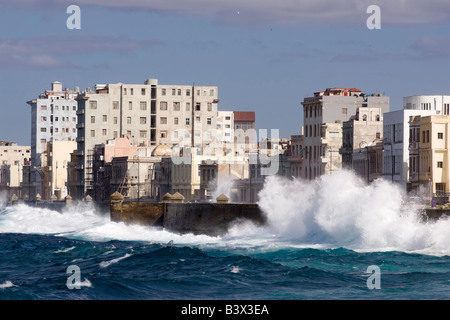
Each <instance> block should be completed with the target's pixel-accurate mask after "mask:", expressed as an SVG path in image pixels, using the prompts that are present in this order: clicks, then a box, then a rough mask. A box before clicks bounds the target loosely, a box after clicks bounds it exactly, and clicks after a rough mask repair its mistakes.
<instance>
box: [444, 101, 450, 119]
mask: <svg viewBox="0 0 450 320" xmlns="http://www.w3.org/2000/svg"><path fill="white" fill-rule="evenodd" d="M444 115H446V116H448V115H450V103H444Z"/></svg>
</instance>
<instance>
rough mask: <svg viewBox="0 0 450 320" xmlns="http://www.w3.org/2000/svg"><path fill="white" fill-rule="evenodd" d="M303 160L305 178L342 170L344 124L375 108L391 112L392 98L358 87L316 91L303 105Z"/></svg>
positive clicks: (383, 111)
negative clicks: (390, 102) (365, 91)
mask: <svg viewBox="0 0 450 320" xmlns="http://www.w3.org/2000/svg"><path fill="white" fill-rule="evenodd" d="M302 105H303V121H304V125H303V132H304V154H303V155H304V157H303V164H304V165H303V177H304V178H305V179H314V178H316V177H318V176H320V175H323V174H330V173H331V172H332V171H335V170H340V169H341V168H342V154H341V153H340V150H341V147H342V140H343V128H342V127H343V122H345V121H348V120H350V118H351V117H352V116H355V115H356V114H357V113H358V112H359V114H361V115H362V114H363V113H366V111H367V110H368V109H364V108H375V109H377V110H379V111H378V112H379V113H380V114H382V113H385V112H388V111H389V97H386V96H383V95H382V94H380V93H376V94H367V93H363V92H362V91H361V90H359V89H356V88H328V89H326V90H324V91H319V92H315V93H314V95H313V96H312V97H306V98H304V100H303V102H302Z"/></svg>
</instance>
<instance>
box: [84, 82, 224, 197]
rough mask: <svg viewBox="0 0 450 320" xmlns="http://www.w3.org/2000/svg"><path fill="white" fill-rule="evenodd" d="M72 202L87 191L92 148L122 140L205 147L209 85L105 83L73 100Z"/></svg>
mask: <svg viewBox="0 0 450 320" xmlns="http://www.w3.org/2000/svg"><path fill="white" fill-rule="evenodd" d="M77 101H78V111H77V116H78V124H77V126H78V130H77V132H78V136H77V142H78V147H77V197H78V198H83V197H85V195H86V194H91V193H92V192H93V177H94V172H93V170H92V168H93V148H94V146H95V145H96V144H101V143H104V142H105V141H107V140H109V139H114V138H118V137H125V136H128V137H129V139H130V140H131V143H132V144H133V145H136V146H141V147H145V146H157V145H160V144H166V145H169V146H172V145H178V146H195V147H201V146H204V145H207V144H208V143H210V142H211V141H212V140H213V139H214V138H215V133H216V130H217V104H218V102H219V101H220V100H219V99H218V88H217V87H215V86H190V85H160V84H158V80H157V79H147V80H145V82H144V84H122V83H118V84H106V85H96V86H95V88H93V89H87V90H86V92H84V93H82V94H80V95H79V96H78V97H77Z"/></svg>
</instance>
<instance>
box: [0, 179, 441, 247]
mask: <svg viewBox="0 0 450 320" xmlns="http://www.w3.org/2000/svg"><path fill="white" fill-rule="evenodd" d="M259 198H260V201H259V202H258V204H259V206H260V207H261V209H262V210H263V212H264V213H265V214H266V216H267V220H268V223H267V225H266V226H264V227H257V226H255V225H253V224H252V223H240V224H238V225H235V226H234V227H232V228H231V229H230V231H229V232H228V233H227V234H226V235H224V236H222V237H211V236H207V235H194V234H183V235H180V234H176V233H173V232H169V231H167V230H164V229H161V228H155V227H146V226H140V225H126V224H124V223H116V222H111V221H110V218H109V216H108V215H102V214H100V213H98V212H96V211H95V209H94V208H93V207H75V208H72V209H71V210H69V211H65V212H63V213H59V212H56V211H52V210H49V209H43V208H34V207H29V206H27V205H25V204H18V205H15V206H13V207H7V208H6V210H5V211H3V212H2V213H1V214H0V233H28V234H46V235H54V236H60V237H66V238H72V239H79V240H87V241H101V242H105V241H110V240H120V241H145V242H151V243H161V244H166V243H170V242H171V241H172V242H173V243H174V244H176V245H180V244H181V245H196V246H197V245H198V246H202V247H212V248H219V249H220V248H221V247H227V248H230V247H231V248H252V250H263V251H266V252H267V251H270V250H274V251H275V250H279V249H281V248H283V247H297V248H316V249H327V248H339V247H345V248H348V249H351V250H355V251H395V250H397V251H404V252H415V253H423V254H430V255H450V233H449V232H448V230H450V220H438V221H435V222H427V223H425V222H422V221H421V220H420V218H419V216H418V214H417V208H415V207H414V206H412V205H409V204H408V203H407V202H406V201H405V199H406V195H405V194H404V193H403V192H402V190H401V189H400V187H399V186H397V185H395V184H392V183H391V182H389V181H385V180H377V181H375V182H374V183H372V184H370V185H366V184H365V183H364V182H363V181H362V180H361V179H360V178H358V177H356V176H355V175H354V174H353V173H352V172H349V171H339V172H334V173H333V174H332V175H327V176H322V177H320V178H318V179H316V180H314V181H304V180H295V179H294V180H290V179H286V178H282V177H279V176H270V177H267V179H266V182H265V185H264V188H263V189H262V190H261V192H260V193H259Z"/></svg>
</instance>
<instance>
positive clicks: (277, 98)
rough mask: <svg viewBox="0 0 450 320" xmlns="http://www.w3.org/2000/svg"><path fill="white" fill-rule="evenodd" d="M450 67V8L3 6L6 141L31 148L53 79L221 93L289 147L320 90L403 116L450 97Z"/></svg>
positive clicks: (302, 3) (52, 1) (34, 0)
mask: <svg viewBox="0 0 450 320" xmlns="http://www.w3.org/2000/svg"><path fill="white" fill-rule="evenodd" d="M70 5H77V6H79V7H80V9H81V29H79V30H70V29H68V28H67V26H66V21H67V19H68V18H69V17H70V14H68V13H66V9H67V7H68V6H70ZM370 5H377V6H379V8H380V9H381V16H380V17H381V29H379V30H376V29H375V30H371V29H368V28H367V25H366V21H367V20H368V18H369V17H370V16H371V14H370V13H369V14H368V13H367V8H368V7H369V6H370ZM449 62H450V1H448V0H434V1H433V0H431V1H422V0H396V1H394V0H380V1H372V0H370V1H366V0H346V1H344V0H314V1H313V0H309V1H306V0H279V1H273V0H270V1H269V0H240V1H238V0H154V1H153V0H130V1H123V0H108V1H106V0H104V1H100V0H95V1H92V0H89V1H87V0H80V1H72V0H67V1H66V0H58V1H56V0H40V1H38V0H2V1H1V3H0V110H1V116H0V140H7V141H17V142H19V143H20V144H23V145H29V144H30V134H31V133H30V121H31V119H30V107H29V106H28V105H27V104H26V101H28V100H31V99H33V98H37V96H38V95H39V94H40V93H41V92H43V91H44V90H46V89H50V83H51V82H53V81H56V80H57V81H61V82H62V83H63V86H64V87H68V88H70V89H73V88H74V87H75V86H79V87H80V88H82V89H84V88H87V87H92V86H94V85H95V84H97V83H118V82H123V83H136V84H138V83H143V82H144V80H145V79H147V78H157V79H158V80H159V83H161V84H192V83H195V84H197V85H217V86H218V87H219V97H220V98H221V102H220V103H219V110H254V111H256V120H257V128H259V129H280V135H281V136H282V137H289V136H290V135H292V134H299V133H300V130H301V126H302V123H303V118H302V112H301V104H300V102H301V101H302V100H303V98H304V97H307V96H311V95H312V94H313V93H314V92H315V91H319V90H323V89H325V88H329V87H356V88H359V89H361V90H363V91H365V92H369V93H371V92H379V93H384V94H385V95H388V96H389V97H390V101H391V106H390V107H391V110H398V109H400V108H402V98H403V97H404V96H408V95H415V94H450V88H449V87H450V86H449V82H450V64H449Z"/></svg>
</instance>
